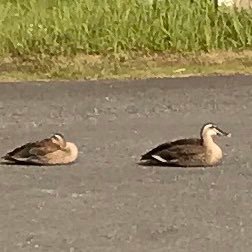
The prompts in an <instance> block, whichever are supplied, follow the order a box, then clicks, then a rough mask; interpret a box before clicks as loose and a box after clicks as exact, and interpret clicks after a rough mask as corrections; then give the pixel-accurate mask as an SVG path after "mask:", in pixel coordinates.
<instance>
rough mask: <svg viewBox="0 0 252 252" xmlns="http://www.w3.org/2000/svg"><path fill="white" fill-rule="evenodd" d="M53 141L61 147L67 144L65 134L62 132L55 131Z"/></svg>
mask: <svg viewBox="0 0 252 252" xmlns="http://www.w3.org/2000/svg"><path fill="white" fill-rule="evenodd" d="M51 140H52V142H53V143H55V144H58V145H59V146H60V147H62V148H64V147H65V146H66V140H65V138H64V136H63V135H62V134H60V133H55V134H53V135H52V136H51Z"/></svg>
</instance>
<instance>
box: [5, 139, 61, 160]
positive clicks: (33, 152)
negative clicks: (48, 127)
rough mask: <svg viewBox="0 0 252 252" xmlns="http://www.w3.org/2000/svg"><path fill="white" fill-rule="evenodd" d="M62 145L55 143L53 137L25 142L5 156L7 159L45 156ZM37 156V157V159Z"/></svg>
mask: <svg viewBox="0 0 252 252" xmlns="http://www.w3.org/2000/svg"><path fill="white" fill-rule="evenodd" d="M59 149H60V146H59V145H57V144H56V143H53V142H52V141H51V139H49V138H48V139H44V140H42V141H37V142H33V143H27V144H24V145H22V146H20V147H18V148H16V149H14V150H13V151H11V152H8V153H7V154H6V156H4V157H3V159H5V160H12V161H14V160H20V159H22V160H26V159H27V160H28V159H30V158H35V157H37V158H38V157H39V156H45V155H46V154H48V153H51V152H54V151H57V150H59ZM37 158H36V159H37Z"/></svg>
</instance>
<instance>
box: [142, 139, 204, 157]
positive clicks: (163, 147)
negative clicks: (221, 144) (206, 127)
mask: <svg viewBox="0 0 252 252" xmlns="http://www.w3.org/2000/svg"><path fill="white" fill-rule="evenodd" d="M201 143H202V141H201V139H198V138H187V139H179V140H175V141H172V142H168V143H163V144H160V145H159V146H157V147H156V148H154V149H152V150H150V151H149V152H147V153H146V154H144V155H143V156H142V158H141V160H148V159H153V157H152V155H157V156H160V157H161V158H163V159H165V160H172V159H176V158H177V157H178V156H180V155H188V154H189V153H191V154H193V153H192V152H193V151H196V150H197V149H198V148H195V147H196V146H199V147H200V146H201ZM192 147H193V148H192ZM200 149H201V148H200ZM198 151H199V150H198Z"/></svg>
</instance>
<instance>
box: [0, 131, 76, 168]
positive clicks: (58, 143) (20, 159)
mask: <svg viewBox="0 0 252 252" xmlns="http://www.w3.org/2000/svg"><path fill="white" fill-rule="evenodd" d="M77 156H78V148H77V146H76V145H75V144H74V143H71V142H66V140H65V138H64V136H63V135H62V134H60V133H56V134H54V135H52V136H51V137H49V138H46V139H43V140H40V141H36V142H29V143H26V144H24V145H22V146H21V147H18V148H16V149H14V150H13V151H11V152H9V153H7V154H6V155H5V156H3V157H2V159H3V160H5V161H9V162H12V163H13V162H14V163H24V164H37V165H56V164H68V163H72V162H74V161H75V160H76V159H77Z"/></svg>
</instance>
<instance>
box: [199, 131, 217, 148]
mask: <svg viewBox="0 0 252 252" xmlns="http://www.w3.org/2000/svg"><path fill="white" fill-rule="evenodd" d="M201 139H202V142H203V145H204V146H205V147H211V146H213V145H216V143H215V142H214V140H213V138H212V136H210V135H208V134H206V135H203V136H202V138H201Z"/></svg>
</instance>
